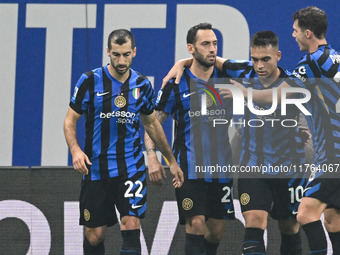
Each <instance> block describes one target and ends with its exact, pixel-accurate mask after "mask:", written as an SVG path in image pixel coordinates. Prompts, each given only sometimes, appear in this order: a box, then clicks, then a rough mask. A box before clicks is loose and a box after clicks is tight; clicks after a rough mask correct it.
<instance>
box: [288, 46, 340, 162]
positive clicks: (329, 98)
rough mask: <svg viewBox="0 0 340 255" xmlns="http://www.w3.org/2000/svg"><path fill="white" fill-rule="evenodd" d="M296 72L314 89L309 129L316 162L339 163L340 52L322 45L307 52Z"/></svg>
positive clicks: (306, 85) (305, 84)
mask: <svg viewBox="0 0 340 255" xmlns="http://www.w3.org/2000/svg"><path fill="white" fill-rule="evenodd" d="M294 74H295V75H296V76H297V77H299V78H300V79H301V80H302V81H303V86H304V87H305V88H306V89H308V90H309V91H310V92H311V99H310V101H309V103H308V105H309V107H310V111H311V113H312V116H311V120H310V121H309V123H310V129H311V131H312V133H313V143H314V149H315V158H314V163H315V164H317V165H320V164H322V163H325V162H329V163H331V162H332V163H339V158H340V53H339V52H338V51H336V50H334V49H333V48H332V47H331V46H330V45H320V46H319V48H318V50H317V51H316V52H314V53H310V54H307V55H305V56H304V57H303V58H302V59H301V60H300V61H299V63H298V64H297V66H296V68H295V70H294Z"/></svg>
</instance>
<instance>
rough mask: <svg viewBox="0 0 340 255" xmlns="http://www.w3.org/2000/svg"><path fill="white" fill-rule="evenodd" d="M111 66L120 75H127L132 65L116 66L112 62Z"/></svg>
mask: <svg viewBox="0 0 340 255" xmlns="http://www.w3.org/2000/svg"><path fill="white" fill-rule="evenodd" d="M111 65H112V67H113V68H114V69H115V70H116V72H117V73H118V74H119V75H123V74H125V73H126V72H127V71H128V70H129V69H130V65H115V64H114V63H113V62H112V61H111ZM122 67H123V68H125V69H124V70H120V69H119V68H122Z"/></svg>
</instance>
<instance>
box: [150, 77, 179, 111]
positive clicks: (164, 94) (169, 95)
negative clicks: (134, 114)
mask: <svg viewBox="0 0 340 255" xmlns="http://www.w3.org/2000/svg"><path fill="white" fill-rule="evenodd" d="M173 86H179V85H178V84H175V83H174V82H168V83H167V84H166V85H165V86H164V88H163V89H160V90H159V91H158V95H157V99H156V107H155V109H156V110H157V111H163V112H166V113H169V114H171V113H173V112H174V111H175V105H176V100H175V95H174V90H173Z"/></svg>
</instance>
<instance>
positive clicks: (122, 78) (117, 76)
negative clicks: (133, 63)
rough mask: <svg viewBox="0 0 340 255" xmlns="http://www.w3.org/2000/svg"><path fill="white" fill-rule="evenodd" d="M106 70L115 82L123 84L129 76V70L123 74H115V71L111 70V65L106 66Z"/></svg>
mask: <svg viewBox="0 0 340 255" xmlns="http://www.w3.org/2000/svg"><path fill="white" fill-rule="evenodd" d="M107 69H108V70H109V73H110V74H111V76H112V77H113V78H115V79H116V80H117V81H120V82H121V83H124V82H125V81H126V80H127V79H128V78H129V76H130V72H131V71H130V69H129V70H128V71H127V72H125V73H124V74H119V73H117V71H116V69H114V68H113V66H112V65H108V66H107Z"/></svg>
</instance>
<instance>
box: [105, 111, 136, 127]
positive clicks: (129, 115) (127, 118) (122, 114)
mask: <svg viewBox="0 0 340 255" xmlns="http://www.w3.org/2000/svg"><path fill="white" fill-rule="evenodd" d="M99 117H100V118H101V119H110V118H117V121H116V122H117V123H119V124H126V123H133V121H134V120H135V117H136V114H135V113H133V112H126V111H113V112H108V113H104V112H101V113H100V115H99Z"/></svg>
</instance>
